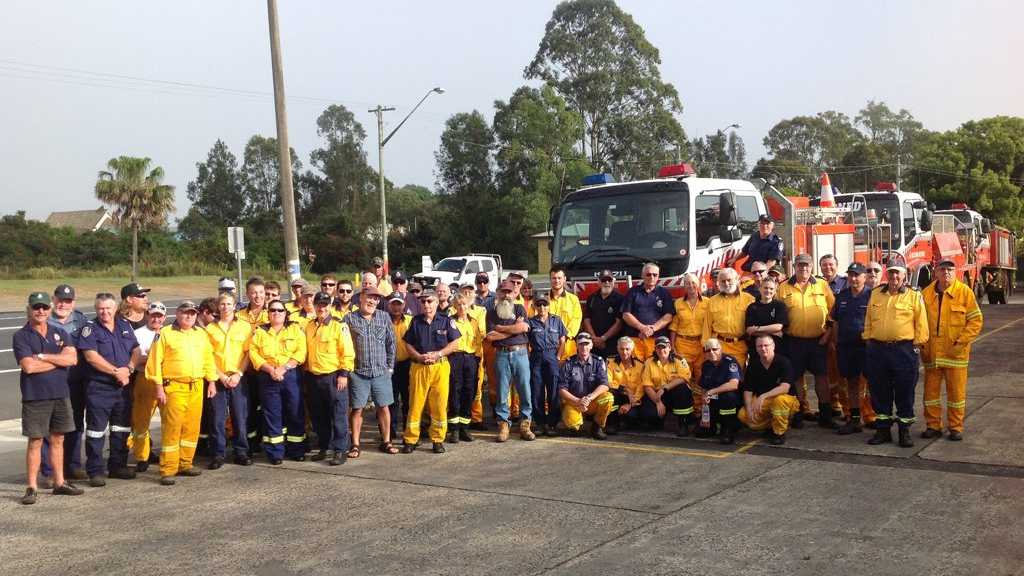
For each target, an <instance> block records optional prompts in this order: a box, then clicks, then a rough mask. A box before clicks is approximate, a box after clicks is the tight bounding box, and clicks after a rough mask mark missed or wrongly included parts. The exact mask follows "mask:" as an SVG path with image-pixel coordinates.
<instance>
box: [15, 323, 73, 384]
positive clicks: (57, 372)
mask: <svg viewBox="0 0 1024 576" xmlns="http://www.w3.org/2000/svg"><path fill="white" fill-rule="evenodd" d="M13 340H14V341H13V343H12V347H13V349H14V359H15V360H16V361H17V362H18V363H19V364H20V363H21V359H22V358H28V357H31V356H35V355H36V354H60V353H61V352H62V351H63V350H64V347H65V346H73V345H74V344H72V343H71V338H70V336H68V333H67V332H65V331H64V329H63V328H57V327H55V326H52V325H50V324H49V323H47V325H46V337H45V338H44V337H43V335H42V334H40V333H39V332H36V331H35V329H33V328H32V326H31V325H30V324H28V323H26V324H25V325H24V326H22V327H21V328H20V329H19V330H18V331H17V332H15V333H14V339H13ZM20 384H21V401H22V402H31V401H33V400H52V399H54V398H67V397H68V396H70V395H71V391H70V389H69V388H68V369H67V368H54V369H53V370H49V371H46V372H39V373H36V374H26V373H25V371H24V370H23V371H22V372H21V378H20Z"/></svg>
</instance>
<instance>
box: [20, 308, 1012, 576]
mask: <svg viewBox="0 0 1024 576" xmlns="http://www.w3.org/2000/svg"><path fill="white" fill-rule="evenodd" d="M982 309H983V312H984V313H985V315H986V322H985V333H984V335H983V337H982V339H981V340H980V341H979V342H978V344H977V345H976V346H975V352H974V356H973V358H972V363H971V380H970V383H969V388H968V390H969V397H968V416H967V421H966V430H965V440H964V441H963V442H960V443H955V442H950V441H948V440H946V439H945V438H942V439H935V440H922V439H920V438H919V437H918V436H917V433H919V432H920V431H921V430H922V429H923V426H924V425H923V422H919V423H918V424H917V425H915V427H914V432H915V438H914V439H915V442H916V446H915V447H914V448H912V449H900V448H898V447H895V446H881V447H873V446H868V445H867V444H866V443H865V442H866V440H867V438H868V437H869V435H868V434H867V433H865V434H861V435H852V436H838V435H835V434H834V433H832V432H830V431H826V430H822V429H820V428H818V427H816V426H815V425H813V423H812V424H809V425H808V426H807V427H806V428H805V429H804V430H795V431H791V432H790V433H789V434H788V435H787V443H786V445H785V446H783V447H774V446H768V445H764V444H761V443H760V438H759V436H757V435H754V434H752V433H749V432H745V433H743V434H742V435H741V436H740V438H739V441H738V443H737V444H736V445H734V446H730V447H722V446H720V445H719V444H717V443H714V442H710V441H704V440H697V439H676V438H674V437H671V436H669V435H668V434H665V433H660V434H640V433H635V434H633V433H631V434H622V435H619V436H617V437H613V438H612V440H611V441H608V442H604V443H598V442H595V441H592V440H589V439H576V438H562V437H559V438H556V439H539V440H537V441H535V442H530V443H527V442H522V441H518V440H511V441H509V442H508V443H507V444H503V445H495V444H493V443H492V442H490V441H488V440H490V439H491V438H492V437H493V434H488V435H483V434H482V435H480V437H479V439H478V441H477V442H474V443H472V444H465V443H460V444H459V445H457V446H451V447H450V448H449V451H448V453H446V454H444V455H434V454H431V453H430V452H429V450H427V451H422V450H421V451H418V452H416V453H414V454H412V455H395V456H387V455H384V454H381V453H379V452H377V451H376V450H375V449H374V448H375V440H374V434H375V432H374V431H373V430H372V427H373V425H372V423H368V424H367V426H366V431H365V435H366V437H365V438H364V441H363V444H364V445H363V448H364V452H363V455H362V457H361V458H360V459H358V460H350V461H349V462H348V463H346V464H345V465H344V466H340V467H337V468H330V467H327V466H325V465H323V464H322V463H313V462H308V461H307V462H302V463H296V462H287V463H285V464H284V465H283V466H280V467H271V466H269V465H267V464H266V463H265V461H263V460H262V459H259V460H258V462H259V464H257V465H256V466H253V467H250V468H243V467H238V466H233V465H230V464H229V465H227V466H226V467H225V468H223V469H221V470H219V471H215V472H210V471H204V474H203V475H202V476H201V477H199V478H183V479H180V480H179V482H178V485H176V486H174V487H171V488H165V487H161V486H159V485H158V484H157V483H156V479H157V475H156V473H155V471H153V470H152V469H151V471H150V472H148V473H146V474H144V475H142V477H140V478H139V479H136V480H134V481H118V480H110V481H109V483H108V486H107V487H105V488H101V489H89V488H86V490H87V492H86V494H85V495H84V496H80V497H76V498H68V497H63V498H62V497H55V496H51V495H49V494H42V495H41V497H40V501H39V503H38V504H36V505H34V506H21V505H19V504H18V503H17V500H18V498H20V496H21V494H22V493H23V491H24V478H23V476H24V473H23V466H24V464H23V453H24V440H23V439H21V438H20V436H19V435H18V434H19V433H20V430H19V429H10V426H7V427H5V426H3V425H2V423H0V566H3V567H4V571H5V572H10V573H17V574H53V573H79V574H94V573H104V574H138V573H147V574H150V573H152V574H175V575H180V574H182V573H201V574H205V573H218V574H366V573H373V574H378V575H384V574H417V575H420V574H474V573H482V572H485V573H511V574H624V573H629V574H691V573H692V574H702V575H703V574H730V575H735V574H808V575H815V576H818V575H822V574H851V573H870V574H878V575H887V574H893V575H897V574H899V575H906V574H956V575H960V574H971V575H972V576H978V575H987V574H993V575H1001V576H1002V575H1009V574H1020V573H1022V572H1024V568H1022V566H1024V523H1022V522H1020V520H1019V519H1020V518H1021V517H1022V516H1024V448H1022V447H1021V446H1022V444H1021V442H1020V438H1021V437H1022V433H1024V423H1022V419H1021V415H1022V414H1024V412H1022V410H1024V377H1022V373H1024V355H1022V354H1021V353H1020V350H1021V348H1022V346H1021V345H1022V344H1024V306H1022V305H1020V304H1013V305H1009V306H998V307H994V306H988V305H985V306H983V308H982ZM14 386H15V387H16V386H17V381H16V379H15V380H14ZM15 390H16V388H15ZM920 394H921V385H920V384H919V386H918V397H919V400H920ZM919 409H920V406H919ZM919 416H920V412H919ZM44 549H45V550H47V552H45V553H41V552H40V550H44Z"/></svg>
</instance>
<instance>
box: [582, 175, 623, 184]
mask: <svg viewBox="0 0 1024 576" xmlns="http://www.w3.org/2000/svg"><path fill="white" fill-rule="evenodd" d="M613 182H615V177H614V176H612V175H611V174H605V173H601V174H590V175H589V176H584V177H583V185H584V186H597V185H598V184H611V183H613Z"/></svg>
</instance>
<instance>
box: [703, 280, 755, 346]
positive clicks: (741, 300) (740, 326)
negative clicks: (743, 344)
mask: <svg viewBox="0 0 1024 576" xmlns="http://www.w3.org/2000/svg"><path fill="white" fill-rule="evenodd" d="M707 302H708V305H707V306H708V308H707V312H706V314H705V315H704V332H703V334H702V335H701V342H704V341H706V340H707V339H708V338H711V337H712V336H713V337H715V338H720V337H725V338H743V336H744V334H746V331H747V326H746V323H747V306H750V305H751V304H752V303H753V302H754V297H753V296H751V295H750V294H747V293H746V292H743V291H742V290H741V291H739V292H737V293H736V294H728V295H727V294H721V293H719V294H715V295H714V296H712V297H711V298H708V300H707Z"/></svg>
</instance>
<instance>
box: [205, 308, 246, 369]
mask: <svg viewBox="0 0 1024 576" xmlns="http://www.w3.org/2000/svg"><path fill="white" fill-rule="evenodd" d="M205 329H206V334H207V336H208V337H209V338H210V345H211V346H213V361H214V364H215V365H216V366H217V370H218V371H220V372H223V373H224V374H235V373H238V372H241V371H242V362H243V360H245V359H246V358H247V357H248V355H249V342H250V341H251V338H252V325H251V324H249V323H248V322H246V321H245V320H235V321H234V322H232V323H231V326H230V327H229V328H228V329H227V331H226V332H225V331H224V328H223V327H222V326H221V325H220V322H213V323H211V324H207V325H206V328H205Z"/></svg>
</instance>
